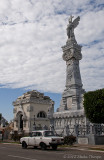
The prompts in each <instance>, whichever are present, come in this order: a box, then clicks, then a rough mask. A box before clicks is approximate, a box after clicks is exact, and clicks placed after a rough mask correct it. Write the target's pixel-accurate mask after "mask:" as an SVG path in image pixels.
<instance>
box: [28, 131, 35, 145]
mask: <svg viewBox="0 0 104 160" xmlns="http://www.w3.org/2000/svg"><path fill="white" fill-rule="evenodd" d="M35 138H36V132H33V133H32V136H31V137H29V145H30V146H35V145H36V139H35Z"/></svg>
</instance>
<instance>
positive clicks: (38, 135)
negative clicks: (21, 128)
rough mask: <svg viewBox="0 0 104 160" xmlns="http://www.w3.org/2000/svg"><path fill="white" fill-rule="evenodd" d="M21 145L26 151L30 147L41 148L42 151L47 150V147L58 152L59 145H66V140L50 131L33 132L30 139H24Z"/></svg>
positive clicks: (21, 140)
mask: <svg viewBox="0 0 104 160" xmlns="http://www.w3.org/2000/svg"><path fill="white" fill-rule="evenodd" d="M20 143H21V144H22V148H24V149H25V148H27V147H28V146H34V147H35V148H36V147H41V149H42V150H43V149H44V150H45V149H47V147H52V149H53V150H56V149H57V146H58V145H62V144H64V138H63V137H59V136H55V135H54V133H53V131H50V130H44V131H43V130H42V131H33V132H32V135H31V136H30V137H22V138H21V139H20Z"/></svg>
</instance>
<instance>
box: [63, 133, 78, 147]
mask: <svg viewBox="0 0 104 160" xmlns="http://www.w3.org/2000/svg"><path fill="white" fill-rule="evenodd" d="M75 142H76V137H75V136H73V135H70V136H65V137H64V144H67V145H73V144H74V143H75Z"/></svg>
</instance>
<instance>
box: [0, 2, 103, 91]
mask: <svg viewBox="0 0 104 160" xmlns="http://www.w3.org/2000/svg"><path fill="white" fill-rule="evenodd" d="M101 7H102V6H101V1H95V2H93V3H92V4H91V3H90V1H89V0H85V1H82V0H79V1H78V3H77V1H76V0H65V1H64V2H63V0H60V1H59V0H46V1H43V0H22V2H21V0H1V1H0V70H1V71H0V84H1V85H4V87H11V88H20V87H25V88H31V89H37V90H43V91H45V92H47V91H49V92H57V93H60V92H62V91H63V90H64V87H65V77H66V76H65V71H66V64H65V61H63V60H62V49H61V46H63V45H65V43H66V40H67V36H66V26H67V23H68V22H67V19H68V17H69V15H70V14H73V15H74V16H75V17H76V16H78V15H80V17H81V20H80V23H79V26H78V27H77V28H76V29H75V35H76V39H77V42H78V43H79V44H82V45H83V46H84V47H83V48H82V55H83V59H82V60H81V64H80V66H81V75H82V80H83V81H82V82H83V84H84V88H85V89H86V90H94V89H98V88H103V87H104V83H103V78H104V76H103V75H104V74H103V73H104V69H103V64H104V59H103V56H104V55H103V54H104V52H103V50H104V47H103V46H104V45H103V43H104V42H103V33H104V30H103V28H104V22H103V15H104V11H103V9H101ZM95 42H96V43H95ZM95 77H96V78H95Z"/></svg>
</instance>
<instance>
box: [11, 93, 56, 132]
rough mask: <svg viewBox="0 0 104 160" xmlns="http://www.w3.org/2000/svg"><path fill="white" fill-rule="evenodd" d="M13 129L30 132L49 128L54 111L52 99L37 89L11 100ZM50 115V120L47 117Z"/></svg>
mask: <svg viewBox="0 0 104 160" xmlns="http://www.w3.org/2000/svg"><path fill="white" fill-rule="evenodd" d="M13 106H14V110H13V112H14V131H18V133H20V132H22V131H24V132H25V133H30V132H31V131H33V130H34V129H36V128H38V129H42V128H49V127H50V121H51V120H52V117H53V113H54V101H52V100H51V99H50V97H48V96H44V94H43V93H40V92H38V91H35V90H33V91H29V92H27V93H24V94H23V95H22V96H20V97H18V98H17V99H16V101H14V102H13ZM48 117H50V120H49V118H48Z"/></svg>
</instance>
